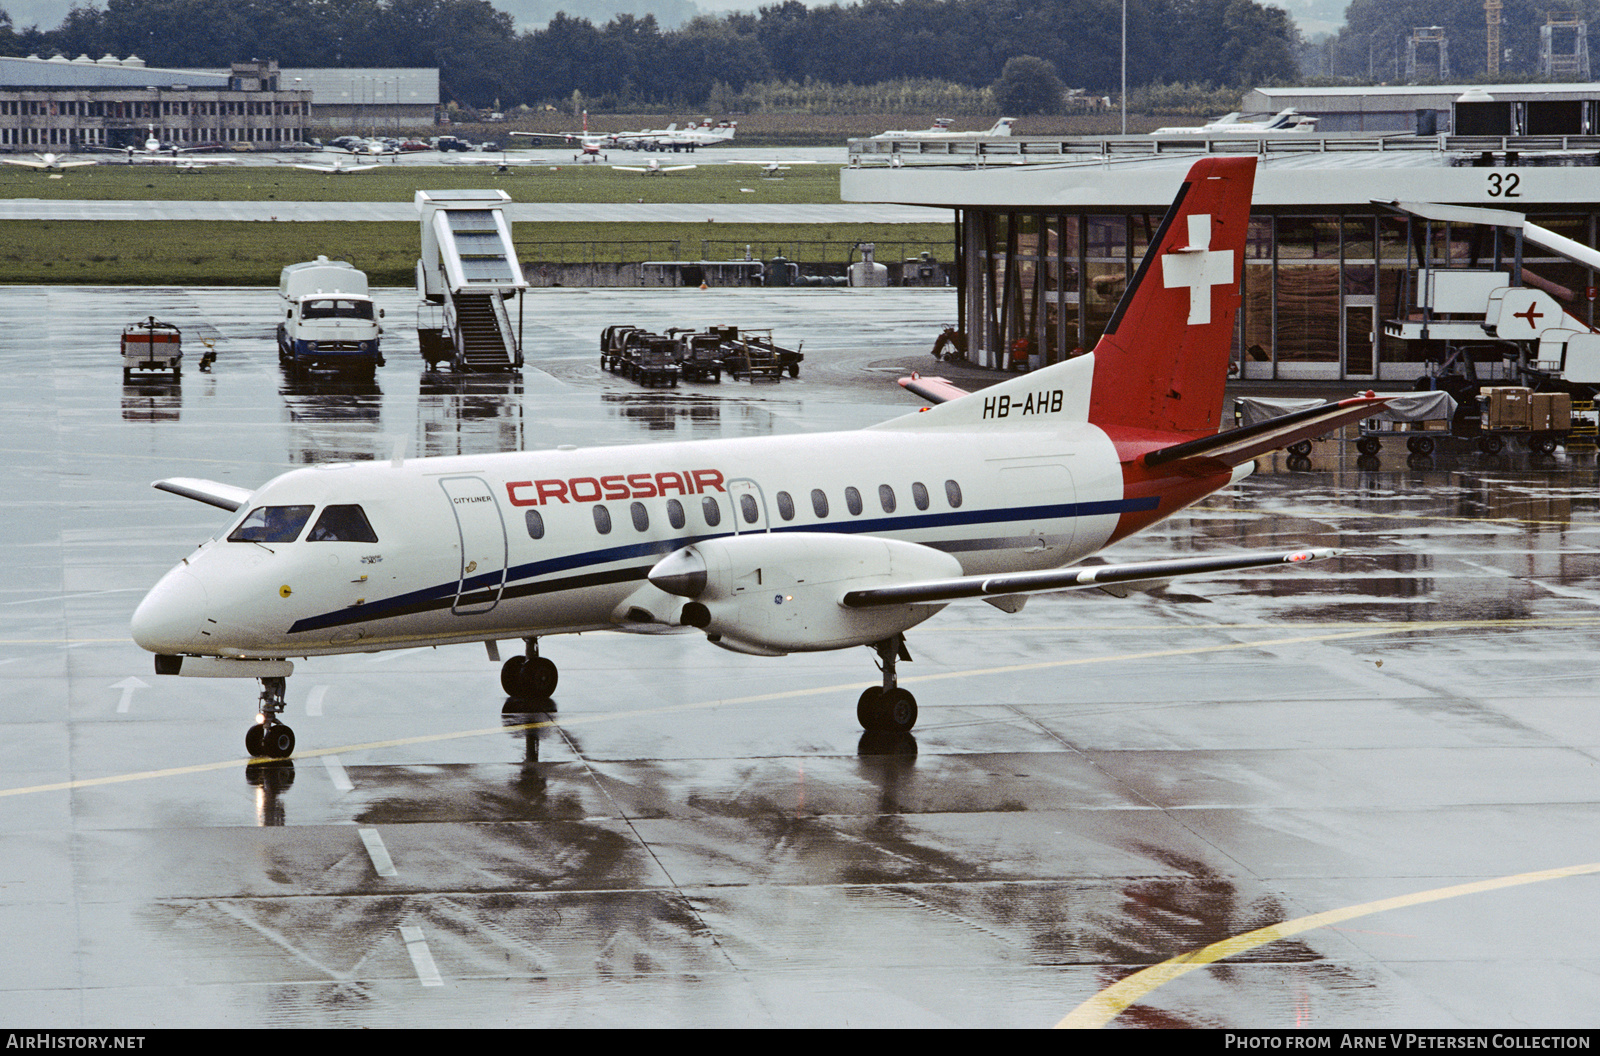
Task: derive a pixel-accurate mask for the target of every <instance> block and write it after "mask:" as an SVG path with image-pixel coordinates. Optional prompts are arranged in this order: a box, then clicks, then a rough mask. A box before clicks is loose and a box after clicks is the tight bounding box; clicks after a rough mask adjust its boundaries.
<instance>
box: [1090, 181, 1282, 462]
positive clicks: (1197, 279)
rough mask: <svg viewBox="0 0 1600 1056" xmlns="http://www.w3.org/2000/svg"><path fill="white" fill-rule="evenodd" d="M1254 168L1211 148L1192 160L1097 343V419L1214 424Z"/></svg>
mask: <svg viewBox="0 0 1600 1056" xmlns="http://www.w3.org/2000/svg"><path fill="white" fill-rule="evenodd" d="M1255 171H1256V159H1254V158H1205V159H1202V160H1201V161H1198V162H1196V163H1195V164H1194V165H1193V166H1192V167H1191V168H1190V169H1189V173H1188V175H1187V176H1186V177H1185V178H1184V181H1183V184H1182V186H1181V187H1180V188H1179V189H1178V193H1177V195H1176V197H1175V198H1174V200H1173V203H1172V208H1171V209H1169V210H1168V211H1167V215H1166V217H1165V218H1164V219H1163V220H1162V221H1161V227H1160V229H1159V230H1158V231H1157V232H1156V235H1155V238H1153V239H1152V240H1151V242H1150V250H1149V252H1148V253H1146V255H1145V258H1144V260H1143V261H1142V262H1141V263H1140V264H1139V268H1138V270H1137V271H1136V272H1135V273H1134V276H1133V281H1132V282H1130V283H1129V284H1128V289H1127V292H1126V293H1124V294H1123V297H1122V301H1121V302H1120V303H1119V304H1118V305H1117V309H1116V311H1115V312H1113V313H1112V315H1111V319H1110V320H1109V322H1108V323H1107V324H1106V330H1105V334H1104V335H1103V336H1102V337H1101V338H1100V342H1099V344H1097V345H1096V346H1095V349H1094V387H1093V391H1092V393H1091V397H1090V404H1089V420H1090V421H1091V422H1093V423H1094V424H1096V425H1099V426H1101V427H1102V428H1106V427H1110V428H1113V429H1122V430H1128V429H1135V430H1140V431H1142V432H1151V433H1160V434H1169V435H1170V434H1177V435H1180V436H1198V435H1203V434H1207V433H1214V432H1216V430H1217V424H1218V421H1219V420H1220V418H1221V414H1222V390H1223V386H1224V385H1225V384H1226V382H1227V377H1228V359H1229V356H1230V354H1231V352H1232V348H1233V332H1234V325H1233V324H1234V317H1235V313H1236V311H1237V309H1238V307H1239V281H1240V269H1241V267H1242V265H1243V262H1244V247H1245V236H1246V234H1247V233H1248V231H1249V229H1250V194H1251V191H1252V189H1253V187H1254V184H1255Z"/></svg>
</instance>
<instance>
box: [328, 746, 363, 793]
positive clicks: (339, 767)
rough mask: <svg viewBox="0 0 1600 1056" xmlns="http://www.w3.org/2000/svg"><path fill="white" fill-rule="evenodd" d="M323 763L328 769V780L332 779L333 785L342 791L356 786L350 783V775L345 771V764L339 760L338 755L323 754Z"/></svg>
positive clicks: (347, 790)
mask: <svg viewBox="0 0 1600 1056" xmlns="http://www.w3.org/2000/svg"><path fill="white" fill-rule="evenodd" d="M322 765H323V767H324V769H326V770H327V771H328V780H330V781H332V782H333V787H334V788H337V789H338V790H339V791H340V792H349V791H350V790H351V789H353V788H355V787H356V786H355V785H352V784H351V783H350V775H349V774H346V773H345V772H344V764H343V763H341V762H339V757H338V756H337V755H325V756H323V757H322Z"/></svg>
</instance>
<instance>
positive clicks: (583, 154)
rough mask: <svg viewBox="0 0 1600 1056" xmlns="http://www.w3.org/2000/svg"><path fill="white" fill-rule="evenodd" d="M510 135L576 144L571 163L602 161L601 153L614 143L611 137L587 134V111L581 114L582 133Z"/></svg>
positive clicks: (603, 157)
mask: <svg viewBox="0 0 1600 1056" xmlns="http://www.w3.org/2000/svg"><path fill="white" fill-rule="evenodd" d="M511 134H512V135H513V136H523V137H526V138H529V139H559V140H563V141H565V142H567V143H576V144H578V153H576V154H574V155H573V156H572V160H573V161H580V160H582V159H584V158H590V159H594V158H599V159H600V160H602V161H604V160H605V154H604V153H602V151H604V150H605V148H606V147H609V146H611V145H612V144H613V143H614V142H616V140H615V138H614V137H612V136H607V135H590V134H589V111H587V110H585V111H584V112H583V131H582V132H513V133H511Z"/></svg>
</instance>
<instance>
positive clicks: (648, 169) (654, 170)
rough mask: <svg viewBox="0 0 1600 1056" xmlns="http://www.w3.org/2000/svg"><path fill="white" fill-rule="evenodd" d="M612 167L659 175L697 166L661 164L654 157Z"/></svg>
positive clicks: (624, 170) (648, 174)
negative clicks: (639, 163)
mask: <svg viewBox="0 0 1600 1056" xmlns="http://www.w3.org/2000/svg"><path fill="white" fill-rule="evenodd" d="M611 167H612V168H613V169H620V170H622V171H623V172H642V173H644V174H645V175H646V176H660V175H661V174H662V173H663V172H682V171H683V170H684V169H693V168H698V167H699V166H696V165H663V164H661V163H660V162H659V161H657V160H656V159H655V158H651V159H650V160H649V162H647V163H646V164H644V165H613V166H611Z"/></svg>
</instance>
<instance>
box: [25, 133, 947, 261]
mask: <svg viewBox="0 0 1600 1056" xmlns="http://www.w3.org/2000/svg"><path fill="white" fill-rule="evenodd" d="M617 154H618V155H624V156H621V157H613V159H612V160H613V161H615V162H621V163H625V164H633V163H635V162H637V161H639V160H640V159H641V158H642V157H644V156H642V155H638V154H633V153H629V152H617ZM739 155H744V156H747V157H749V158H750V159H751V160H752V161H755V162H765V161H768V160H770V155H765V156H764V155H763V154H762V153H761V152H759V151H737V152H736V151H734V150H732V149H728V150H717V151H715V152H711V151H708V152H706V153H704V154H700V153H699V152H697V154H696V155H695V156H689V155H668V156H667V157H668V158H669V159H670V160H668V161H665V162H664V164H684V163H690V162H693V163H695V164H696V165H697V167H696V168H694V169H691V170H688V171H685V172H675V173H668V174H665V175H661V176H645V175H644V174H642V173H637V172H622V171H618V170H614V169H612V168H610V166H609V165H605V164H566V165H556V166H550V165H546V164H540V165H518V166H514V167H512V168H511V169H510V170H509V171H506V172H499V171H497V169H496V168H495V167H494V166H477V165H472V166H469V165H434V166H421V165H383V166H381V167H380V168H377V169H374V170H372V171H370V172H363V173H358V174H349V175H340V176H332V175H327V174H323V173H315V172H307V171H304V170H301V169H296V168H293V167H292V166H291V165H288V164H283V165H219V166H215V167H212V168H209V169H207V170H205V171H203V172H198V173H187V172H182V171H180V170H178V169H176V168H174V167H172V166H170V165H142V164H141V165H127V164H119V163H112V164H102V165H97V166H94V167H92V168H84V169H71V170H68V171H66V172H64V173H60V174H49V173H42V172H36V171H33V170H30V169H21V168H13V167H10V166H5V167H0V197H4V198H37V199H44V200H102V201H260V202H274V201H279V202H285V203H288V202H329V201H335V202H337V201H349V202H405V203H409V202H411V201H412V200H413V198H414V195H415V194H416V192H417V191H418V190H419V189H426V190H453V189H460V188H485V187H492V188H499V189H502V190H505V191H506V192H507V193H508V194H510V195H511V198H512V200H513V201H520V202H558V203H562V202H570V203H574V204H581V203H600V202H644V203H705V204H711V205H714V204H717V203H720V202H741V203H753V204H777V205H785V204H793V205H809V204H830V203H837V202H838V201H839V169H838V166H835V165H794V166H792V167H790V168H789V169H788V170H786V171H785V172H784V173H783V176H782V178H781V179H767V178H763V176H762V174H761V171H760V168H759V165H758V164H740V165H731V164H723V163H713V160H714V161H716V162H724V161H726V160H727V159H729V158H731V157H735V156H739ZM515 156H516V154H515V152H513V153H512V157H515ZM652 156H653V155H652ZM513 234H514V236H515V238H516V241H517V254H518V257H519V258H520V259H521V260H522V261H523V262H524V263H526V264H530V265H533V264H538V263H624V262H628V261H638V260H646V259H699V258H700V257H701V256H702V254H705V255H707V256H709V257H710V258H712V259H728V258H732V257H738V256H743V255H744V248H745V246H749V247H750V252H751V253H752V254H753V255H755V256H758V257H762V258H767V257H770V256H772V255H774V254H776V253H780V252H781V253H783V254H784V255H785V256H788V257H790V258H791V259H799V260H802V261H807V262H813V261H828V262H837V263H843V262H844V261H845V260H846V258H847V256H848V255H849V252H850V249H851V247H852V246H854V244H855V243H858V242H875V243H878V244H879V246H880V247H881V253H882V255H883V259H894V258H895V257H897V256H899V255H901V254H904V255H906V256H912V255H915V254H916V253H918V252H921V251H923V250H927V251H930V252H932V253H933V254H934V255H935V256H936V257H938V258H939V259H942V260H948V259H950V256H951V253H952V238H953V235H952V232H951V229H950V226H949V225H947V224H916V225H905V224H883V225H873V224H713V223H710V222H709V221H708V222H706V223H690V224H614V223H613V224H602V223H544V224H528V223H523V224H518V225H516V226H515V227H514V229H513ZM418 242H419V233H418V228H417V225H416V224H415V223H358V222H347V223H301V222H293V223H287V222H286V223H243V222H210V221H189V222H177V221H159V222H158V221H96V222H88V221H76V222H68V221H13V222H7V223H4V224H0V283H5V284H35V283H42V284H50V285H212V286H214V285H222V286H230V285H233V286H264V285H265V286H270V285H276V283H277V281H278V272H279V269H281V268H282V267H283V266H284V265H285V264H290V263H294V262H296V261H302V260H310V259H312V258H314V257H315V256H316V255H317V254H319V253H324V254H327V255H328V256H330V257H333V258H336V259H342V260H348V261H350V262H352V263H353V264H355V265H356V266H357V267H359V268H361V269H362V270H363V271H365V272H367V274H368V276H369V278H370V280H371V281H372V282H373V283H374V284H375V285H382V286H393V285H410V284H411V283H412V282H413V280H414V269H415V265H416V258H417V250H418Z"/></svg>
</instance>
